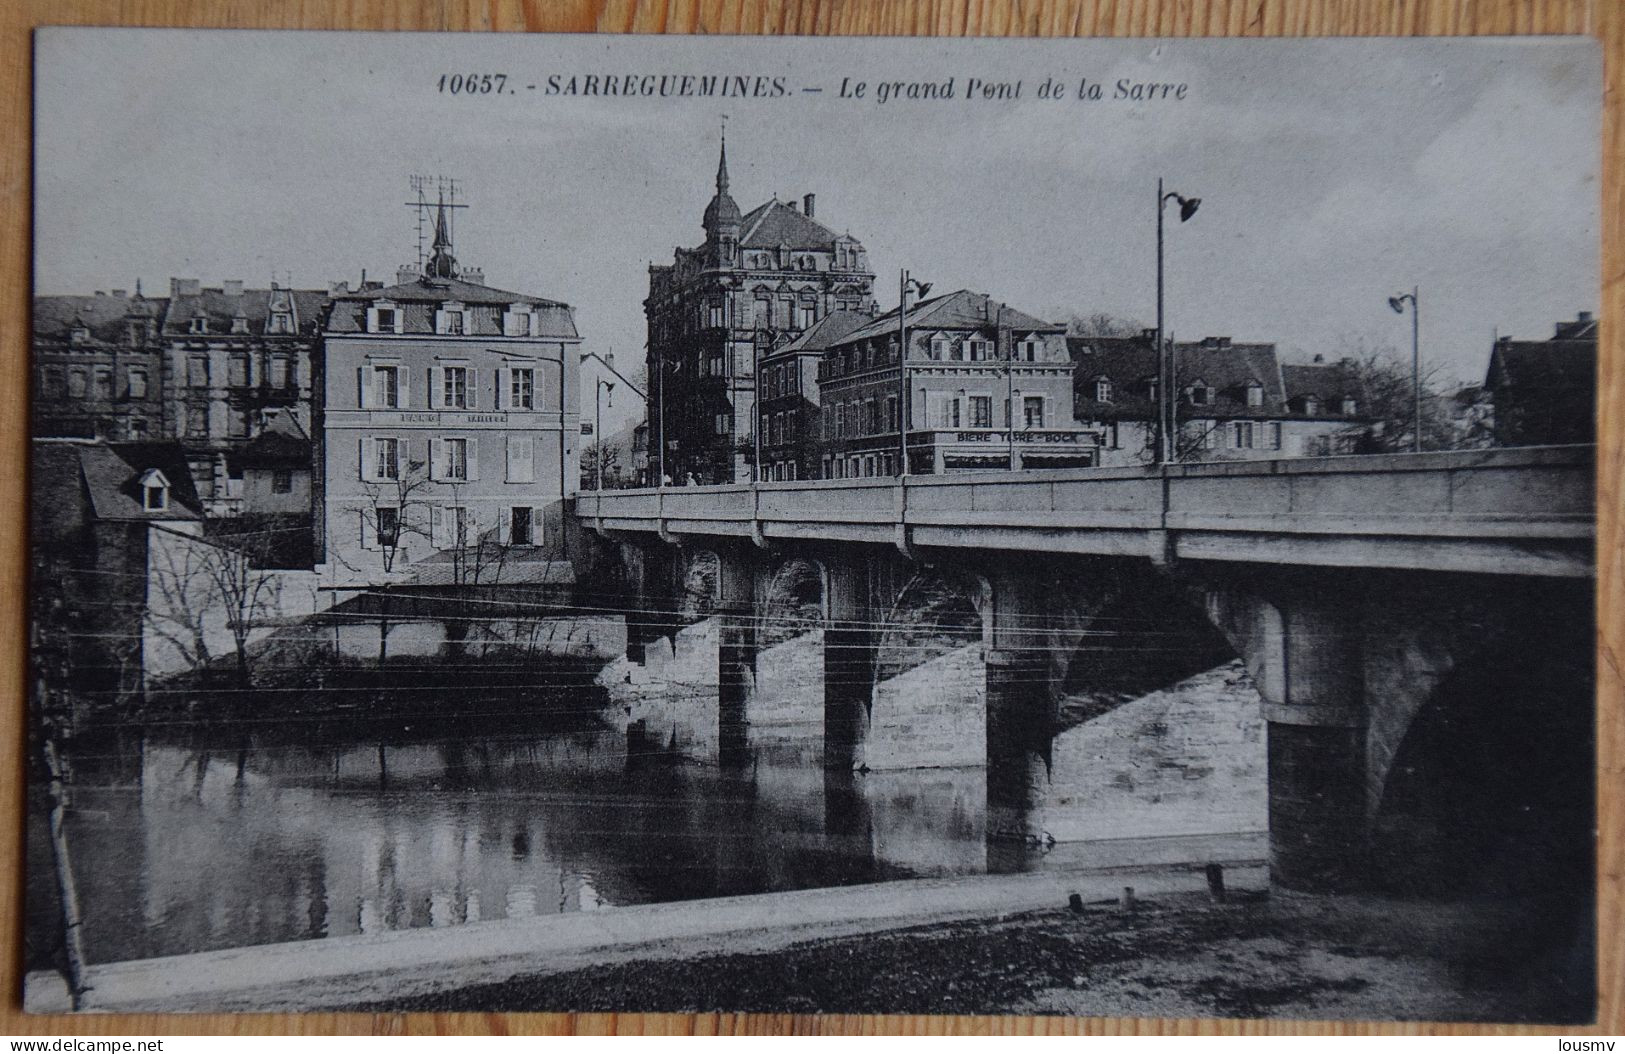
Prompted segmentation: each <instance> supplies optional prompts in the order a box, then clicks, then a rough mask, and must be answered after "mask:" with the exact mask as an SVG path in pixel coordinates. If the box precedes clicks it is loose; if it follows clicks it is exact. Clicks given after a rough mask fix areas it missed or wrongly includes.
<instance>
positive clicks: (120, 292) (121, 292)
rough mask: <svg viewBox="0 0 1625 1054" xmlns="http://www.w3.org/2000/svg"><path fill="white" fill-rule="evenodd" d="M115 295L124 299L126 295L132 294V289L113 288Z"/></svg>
mask: <svg viewBox="0 0 1625 1054" xmlns="http://www.w3.org/2000/svg"><path fill="white" fill-rule="evenodd" d="M98 295H100V294H98ZM113 295H114V296H116V297H118V298H119V299H120V300H123V299H124V298H125V297H127V296H129V295H130V291H129V290H128V289H115V290H113Z"/></svg>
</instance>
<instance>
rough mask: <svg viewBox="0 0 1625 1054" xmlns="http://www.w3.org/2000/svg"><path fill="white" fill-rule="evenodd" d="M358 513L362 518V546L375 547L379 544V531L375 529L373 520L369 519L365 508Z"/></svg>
mask: <svg viewBox="0 0 1625 1054" xmlns="http://www.w3.org/2000/svg"><path fill="white" fill-rule="evenodd" d="M356 515H357V516H358V517H360V519H361V548H363V549H372V548H375V547H376V545H377V533H376V532H375V531H374V530H373V526H372V523H371V521H369V520H368V519H367V511H366V510H365V509H363V510H361V511H360V512H358V513H357V514H356Z"/></svg>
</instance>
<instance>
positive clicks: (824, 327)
mask: <svg viewBox="0 0 1625 1054" xmlns="http://www.w3.org/2000/svg"><path fill="white" fill-rule="evenodd" d="M872 317H873V316H871V315H869V314H867V313H865V312H862V311H831V312H830V313H829V314H827V315H825V316H824V317H823V318H821V319H819V320H818V321H817V322H815V323H813V325H812V327H811V328H809V329H804V330H802V331H801V334H800V335H799V336H797V337H796V339H795V340H792V341H790V342H789V343H788V344H786V345H784V346H783V347H781V348H775V349H773V351H772V352H771V353H770V354H767V355H763V356H762V361H763V362H770V361H772V360H774V359H780V358H784V357H785V356H787V355H805V354H812V353H818V352H822V351H823V350H824V349H825V348H828V347H830V346H832V345H833V344H835V343H836V342H837V341H839V340H840V339H841V338H843V337H845V336H846V335H847V334H849V333H851V332H852V331H853V330H856V329H858V328H859V327H861V326H865V325H867V324H868V323H869V321H870V319H871V318H872Z"/></svg>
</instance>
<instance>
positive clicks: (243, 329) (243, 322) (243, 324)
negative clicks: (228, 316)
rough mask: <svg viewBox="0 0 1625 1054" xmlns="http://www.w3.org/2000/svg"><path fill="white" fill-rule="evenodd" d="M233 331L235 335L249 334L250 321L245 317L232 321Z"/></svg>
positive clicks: (239, 316) (240, 316) (238, 317)
mask: <svg viewBox="0 0 1625 1054" xmlns="http://www.w3.org/2000/svg"><path fill="white" fill-rule="evenodd" d="M231 331H232V332H233V333H247V332H248V319H247V318H246V317H245V316H243V315H238V316H237V317H236V318H234V319H232V320H231Z"/></svg>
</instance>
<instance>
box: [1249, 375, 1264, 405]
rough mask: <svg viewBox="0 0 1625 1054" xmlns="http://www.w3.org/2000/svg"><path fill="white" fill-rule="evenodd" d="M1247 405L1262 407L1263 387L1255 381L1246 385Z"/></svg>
mask: <svg viewBox="0 0 1625 1054" xmlns="http://www.w3.org/2000/svg"><path fill="white" fill-rule="evenodd" d="M1247 405H1248V406H1263V405H1264V386H1263V385H1262V384H1259V383H1258V382H1257V381H1249V382H1248V383H1247Z"/></svg>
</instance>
